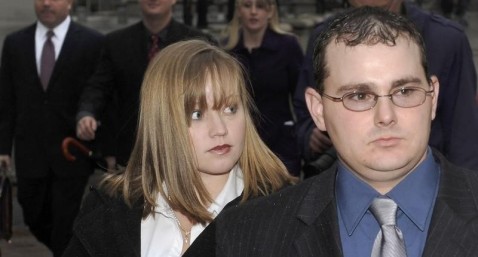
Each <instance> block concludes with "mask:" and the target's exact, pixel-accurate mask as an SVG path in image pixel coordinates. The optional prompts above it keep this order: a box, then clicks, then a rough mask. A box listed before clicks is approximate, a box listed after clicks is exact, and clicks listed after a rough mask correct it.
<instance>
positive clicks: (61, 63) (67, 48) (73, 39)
mask: <svg viewBox="0 0 478 257" xmlns="http://www.w3.org/2000/svg"><path fill="white" fill-rule="evenodd" d="M77 32H78V30H77V27H76V25H75V23H74V22H73V21H72V22H71V23H70V26H69V28H68V31H67V33H66V36H65V40H64V41H63V45H62V47H61V49H58V50H59V51H60V54H59V55H58V59H57V60H56V62H55V67H54V68H53V73H52V74H51V78H50V81H49V82H48V88H47V90H50V89H51V87H54V86H55V81H56V80H58V77H59V75H60V74H61V73H62V70H63V69H64V68H65V67H66V66H65V65H68V60H69V59H70V58H71V57H72V55H73V54H74V49H77V47H76V45H77V44H80V42H79V41H80V40H81V38H79V37H78V33H77Z"/></svg>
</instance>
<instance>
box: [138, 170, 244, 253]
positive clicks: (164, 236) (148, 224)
mask: <svg viewBox="0 0 478 257" xmlns="http://www.w3.org/2000/svg"><path fill="white" fill-rule="evenodd" d="M243 190H244V180H243V175H242V170H241V168H240V167H239V166H238V165H236V166H235V167H234V168H233V169H232V170H231V172H230V173H229V177H228V179H227V182H226V184H225V185H224V188H223V189H222V191H221V193H219V195H218V196H217V197H216V199H215V200H214V202H213V203H212V204H211V206H209V208H208V211H209V212H210V213H211V214H212V216H213V217H214V218H215V217H216V216H217V215H218V214H219V213H220V212H221V211H222V209H223V208H224V206H225V205H226V204H227V203H229V202H230V201H232V200H234V199H235V198H237V197H238V196H239V195H241V193H242V191H243ZM155 212H156V214H155V215H154V217H153V216H152V215H149V216H148V217H147V218H146V219H144V220H142V221H141V257H159V256H161V257H179V256H181V251H182V248H183V237H182V235H181V230H180V228H179V226H178V223H177V222H176V220H175V217H174V214H173V210H172V209H171V207H170V206H169V204H168V203H167V201H165V199H164V198H163V197H161V195H160V196H159V197H158V205H157V207H156V209H155ZM205 228H206V226H203V225H201V224H196V225H194V226H193V227H192V228H191V243H192V242H193V241H194V240H195V239H196V238H197V237H198V236H199V234H201V232H202V231H203V230H204V229H205Z"/></svg>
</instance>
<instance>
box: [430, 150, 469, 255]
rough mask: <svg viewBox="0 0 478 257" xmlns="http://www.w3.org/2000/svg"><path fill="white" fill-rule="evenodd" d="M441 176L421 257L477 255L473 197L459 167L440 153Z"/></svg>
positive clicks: (466, 179) (467, 178)
mask: <svg viewBox="0 0 478 257" xmlns="http://www.w3.org/2000/svg"><path fill="white" fill-rule="evenodd" d="M435 157H436V158H437V159H438V161H439V162H440V163H441V172H442V175H441V179H440V186H439V191H438V197H437V200H436V202H435V207H434V208H433V216H432V220H431V223H430V228H429V232H428V238H427V242H426V246H425V250H424V254H423V256H424V257H441V256H443V257H445V256H446V257H448V256H460V257H464V256H478V246H477V244H476V242H477V238H476V237H477V234H478V220H477V219H476V204H477V202H476V201H477V200H476V196H478V194H477V192H478V189H476V188H472V187H471V186H470V180H473V179H474V180H475V182H476V180H477V179H476V177H474V178H470V177H467V176H466V175H465V173H464V172H463V170H461V169H457V168H456V167H453V166H451V165H450V164H449V163H448V162H447V161H446V160H445V159H444V158H443V157H442V156H441V155H440V154H437V153H435Z"/></svg>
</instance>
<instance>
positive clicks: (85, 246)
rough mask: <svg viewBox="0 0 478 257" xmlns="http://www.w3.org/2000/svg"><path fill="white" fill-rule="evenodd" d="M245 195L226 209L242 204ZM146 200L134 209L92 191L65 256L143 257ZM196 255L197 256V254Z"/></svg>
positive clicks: (75, 226)
mask: <svg viewBox="0 0 478 257" xmlns="http://www.w3.org/2000/svg"><path fill="white" fill-rule="evenodd" d="M241 197H242V196H239V197H237V198H236V199H235V200H233V201H231V202H230V203H229V204H227V205H226V206H225V207H224V209H227V208H229V207H230V206H235V205H237V204H239V202H240V199H241ZM143 202H144V201H143V199H141V200H138V201H137V202H136V203H134V204H133V206H132V207H129V206H127V205H126V204H125V203H124V200H123V199H122V198H120V197H117V198H114V197H110V196H108V195H106V194H105V193H104V192H103V191H100V190H97V189H92V190H91V192H90V193H89V194H88V197H87V198H86V200H85V202H84V204H83V207H82V208H81V211H80V213H79V214H78V217H77V219H76V221H75V225H74V228H73V237H72V239H71V241H70V243H69V245H68V247H67V249H66V250H65V252H64V254H63V257H83V256H85V257H86V256H91V257H94V256H101V257H108V256H110V257H122V256H124V257H140V256H141V216H142V213H143V209H144V207H143ZM192 256H200V255H196V254H194V252H193V255H192Z"/></svg>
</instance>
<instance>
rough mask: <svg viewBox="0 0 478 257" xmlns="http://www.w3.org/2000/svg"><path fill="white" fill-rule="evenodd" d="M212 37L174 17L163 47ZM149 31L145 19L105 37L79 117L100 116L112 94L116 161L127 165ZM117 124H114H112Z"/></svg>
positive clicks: (145, 63) (133, 134)
mask: <svg viewBox="0 0 478 257" xmlns="http://www.w3.org/2000/svg"><path fill="white" fill-rule="evenodd" d="M191 38H205V39H208V40H210V41H213V40H212V39H211V38H210V37H209V36H207V35H205V34H203V33H201V32H200V31H197V30H194V29H192V28H190V27H188V26H186V25H184V24H181V23H179V22H176V21H175V20H172V21H171V23H170V25H169V27H168V32H167V37H166V38H161V40H162V41H163V42H162V44H161V47H166V46H168V45H170V44H172V43H175V42H178V41H181V40H186V39H191ZM147 56H148V32H147V29H146V28H145V26H144V25H143V22H139V23H137V24H134V25H132V26H129V27H127V28H124V29H121V30H118V31H115V32H112V33H110V34H108V35H107V36H106V43H105V45H104V49H103V51H102V55H101V60H100V64H99V66H98V68H97V70H96V71H95V74H94V75H93V77H92V78H91V79H90V81H89V82H88V86H87V87H86V89H85V91H84V92H83V95H82V97H81V102H80V107H79V112H80V113H79V116H82V114H86V113H89V114H93V115H94V116H95V117H96V118H97V119H101V118H102V117H101V115H100V114H101V113H102V112H103V110H104V108H105V106H106V105H107V104H108V102H109V99H111V96H112V95H113V94H116V97H117V100H118V105H117V113H115V114H114V115H117V118H118V126H117V127H118V129H117V130H118V131H116V132H115V133H117V136H116V140H115V141H116V144H117V146H116V147H117V149H116V156H117V161H118V162H119V163H120V164H122V165H125V164H126V161H127V160H128V158H129V155H130V153H131V150H132V148H133V144H134V140H135V134H136V125H137V119H138V109H139V93H140V89H141V84H142V82H143V75H144V73H145V71H146V68H147V66H148V57H147ZM111 127H114V126H111Z"/></svg>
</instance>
